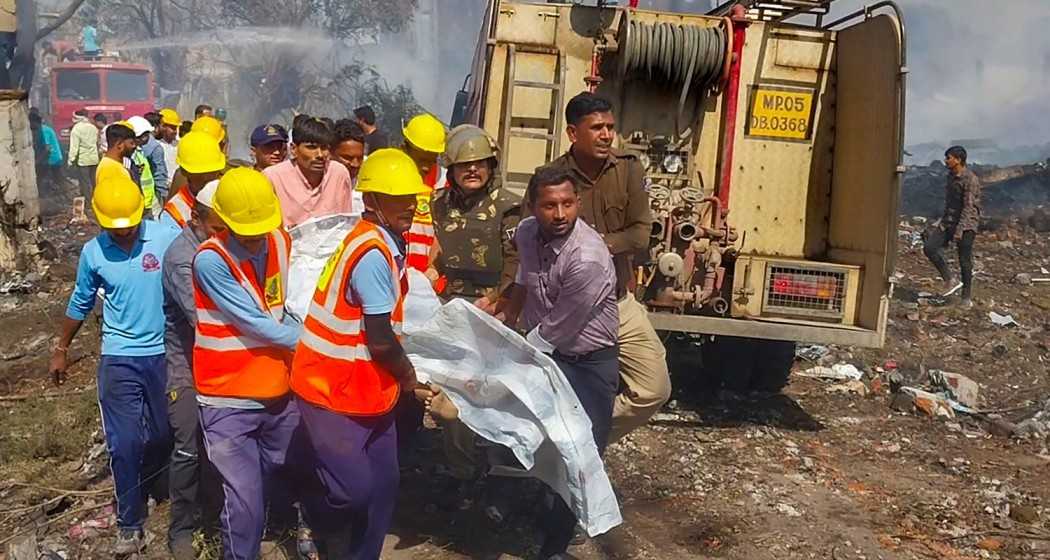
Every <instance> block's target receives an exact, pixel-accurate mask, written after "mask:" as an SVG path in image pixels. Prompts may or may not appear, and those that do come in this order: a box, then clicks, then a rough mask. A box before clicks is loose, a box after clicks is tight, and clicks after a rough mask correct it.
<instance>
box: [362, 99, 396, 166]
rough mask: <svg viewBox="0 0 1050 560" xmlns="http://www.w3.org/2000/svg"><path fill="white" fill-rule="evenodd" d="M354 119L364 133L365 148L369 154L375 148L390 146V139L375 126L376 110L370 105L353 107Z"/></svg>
mask: <svg viewBox="0 0 1050 560" xmlns="http://www.w3.org/2000/svg"><path fill="white" fill-rule="evenodd" d="M354 119H355V120H357V124H358V125H360V126H361V130H363V131H364V133H365V150H366V153H368V154H370V153H372V152H374V151H376V150H382V149H383V148H386V147H388V146H390V140H389V139H388V138H387V137H386V133H384V132H383V131H382V130H379V127H377V126H376V112H375V110H373V109H372V106H371V105H364V106H361V107H358V108H357V109H354Z"/></svg>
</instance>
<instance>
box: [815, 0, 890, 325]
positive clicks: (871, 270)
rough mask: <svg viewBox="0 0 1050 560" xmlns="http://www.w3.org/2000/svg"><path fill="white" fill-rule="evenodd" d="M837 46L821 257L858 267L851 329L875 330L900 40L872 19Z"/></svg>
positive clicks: (881, 302) (844, 34)
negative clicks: (828, 191) (827, 223)
mask: <svg viewBox="0 0 1050 560" xmlns="http://www.w3.org/2000/svg"><path fill="white" fill-rule="evenodd" d="M838 43H839V47H838V51H837V61H836V78H837V82H838V86H837V90H838V98H837V101H836V122H837V126H836V143H835V163H834V170H833V175H832V186H831V221H830V227H829V231H828V242H829V246H830V250H829V252H828V256H829V257H830V258H831V259H832V260H834V261H836V262H843V263H849V264H855V265H859V266H861V267H863V271H864V277H863V280H862V282H861V298H860V301H861V306H860V309H859V312H858V315H857V323H858V324H859V325H860V326H862V327H864V328H868V329H879V327H881V324H882V323H883V322H884V321H885V314H886V307H887V305H888V301H887V299H888V296H887V295H886V294H888V293H889V290H888V289H887V283H888V282H889V278H890V275H891V274H893V267H894V258H895V253H896V227H895V226H896V216H897V201H898V197H899V193H900V179H899V176H898V174H897V169H896V167H897V164H898V161H897V160H898V156H899V154H900V146H898V133H899V129H898V126H899V124H900V106H901V105H900V95H902V92H901V91H900V70H901V68H900V60H901V50H900V49H901V47H900V45H901V42H900V36H899V33H898V28H897V24H896V22H895V20H894V19H893V18H891V17H889V16H877V17H873V18H871V19H868V20H866V21H864V22H863V23H860V24H857V25H855V26H853V27H850V28H847V29H845V30H842V31H840V32H839V41H838ZM873 84H885V85H884V86H883V87H872V85H873ZM887 188H889V189H891V191H892V192H889V193H887V192H886V189H887ZM879 330H880V331H883V332H884V329H879Z"/></svg>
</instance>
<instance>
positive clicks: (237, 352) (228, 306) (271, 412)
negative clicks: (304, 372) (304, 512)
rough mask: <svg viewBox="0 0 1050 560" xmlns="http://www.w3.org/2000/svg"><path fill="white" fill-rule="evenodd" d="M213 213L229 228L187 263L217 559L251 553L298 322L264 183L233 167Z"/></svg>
mask: <svg viewBox="0 0 1050 560" xmlns="http://www.w3.org/2000/svg"><path fill="white" fill-rule="evenodd" d="M212 210H213V211H214V212H215V214H216V215H217V216H218V217H219V218H221V219H222V221H223V223H224V224H225V225H226V229H227V231H225V232H223V233H220V234H218V235H215V236H214V237H212V238H211V239H208V240H207V241H204V242H203V243H202V244H201V246H200V249H199V250H198V252H197V255H196V257H194V261H193V289H194V300H195V302H196V306H195V309H196V317H197V326H196V331H195V335H194V347H193V379H194V384H195V387H196V390H197V393H198V397H197V401H198V402H199V403H200V407H201V408H200V418H201V428H202V430H203V431H204V441H205V447H206V449H207V452H208V459H209V460H210V461H211V463H212V464H213V465H214V466H215V469H216V470H217V471H218V473H219V476H220V478H222V485H223V491H224V493H225V504H224V506H225V507H224V508H223V511H222V539H223V547H224V549H225V557H226V558H228V559H234V558H257V557H258V556H259V547H260V543H261V540H262V536H263V530H264V528H265V525H266V508H265V504H266V496H267V490H268V489H269V488H270V487H271V482H272V481H273V476H274V473H275V472H276V471H278V470H279V469H281V468H282V467H284V465H285V462H286V460H287V457H288V449H289V446H290V443H291V440H292V434H293V432H295V430H296V428H297V427H298V425H299V410H298V407H297V405H296V403H295V401H294V400H293V399H292V398H291V397H290V394H289V388H288V373H289V366H290V365H291V360H292V350H293V349H294V348H295V345H296V342H297V341H298V339H299V334H300V332H301V331H302V324H300V323H299V322H298V321H297V320H295V318H294V317H292V316H291V315H286V314H285V312H284V302H285V289H286V286H287V285H288V258H289V255H290V250H291V239H290V238H289V236H288V233H287V232H285V231H284V230H283V229H282V228H281V209H280V203H279V202H278V200H277V197H276V195H274V192H273V186H272V185H271V184H270V182H269V181H268V180H266V177H265V176H263V174H262V173H259V172H258V171H256V170H254V169H249V168H237V169H231V170H230V171H229V172H227V173H226V174H225V175H223V177H222V179H220V180H219V186H218V189H217V190H216V192H215V197H214V199H213V202H212Z"/></svg>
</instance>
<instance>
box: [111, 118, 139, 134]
mask: <svg viewBox="0 0 1050 560" xmlns="http://www.w3.org/2000/svg"><path fill="white" fill-rule="evenodd" d="M113 124H115V125H118V126H123V127H124V128H126V129H128V130H130V131H132V132H135V127H133V126H131V123H129V122H128V121H117V122H115V123H113Z"/></svg>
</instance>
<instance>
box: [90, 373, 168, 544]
mask: <svg viewBox="0 0 1050 560" xmlns="http://www.w3.org/2000/svg"><path fill="white" fill-rule="evenodd" d="M167 382H168V369H167V364H166V363H165V361H164V354H160V355H157V356H142V357H139V356H102V359H101V361H100V362H99V365H98V404H99V410H100V411H101V412H102V430H103V431H104V432H105V433H106V447H107V448H108V449H109V467H110V469H111V470H112V471H113V485H114V487H115V489H116V494H117V526H118V527H120V528H122V529H141V528H142V524H143V521H145V518H146V499H147V497H148V492H147V491H148V488H149V487H150V485H151V484H152V483H153V479H154V478H156V477H157V476H158V475H159V474H160V471H161V469H163V468H164V467H165V465H166V464H167V459H168V455H169V453H170V452H171V435H170V432H169V429H168V396H167V393H165V391H164V389H165V386H166V385H167Z"/></svg>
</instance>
